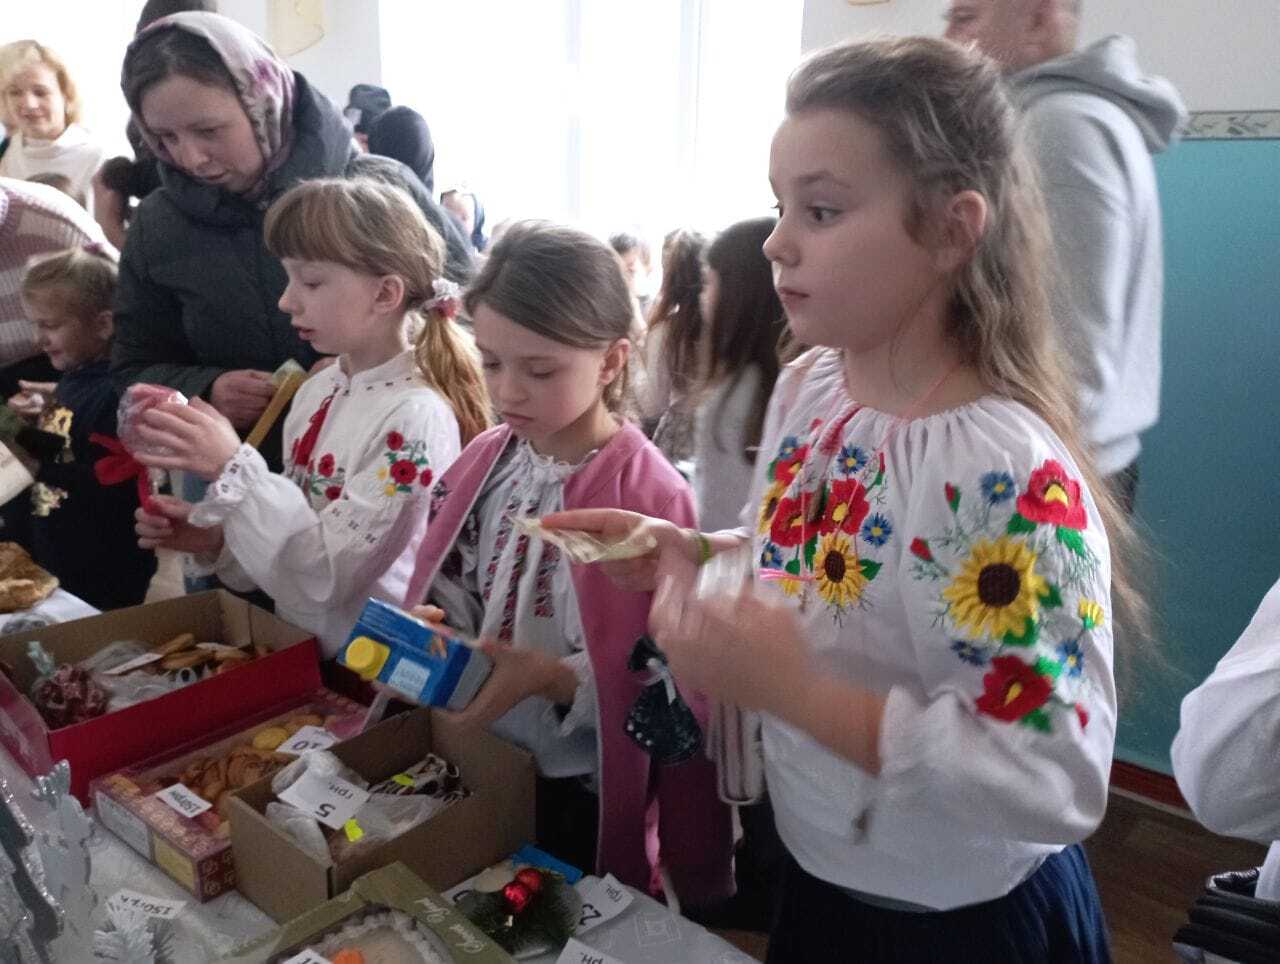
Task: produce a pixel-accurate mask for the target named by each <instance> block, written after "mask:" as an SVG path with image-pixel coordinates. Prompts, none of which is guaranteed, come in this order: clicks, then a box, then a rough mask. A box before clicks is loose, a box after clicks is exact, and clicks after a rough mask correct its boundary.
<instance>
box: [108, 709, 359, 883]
mask: <svg viewBox="0 0 1280 964" xmlns="http://www.w3.org/2000/svg"><path fill="white" fill-rule="evenodd" d="M364 712H365V710H364V707H362V706H360V705H359V704H358V703H355V702H353V701H351V700H349V699H347V698H346V697H343V696H339V695H337V694H336V693H330V692H329V691H327V690H319V691H317V692H316V693H313V694H311V695H310V696H309V697H307V698H306V699H305V700H304V701H302V702H295V703H293V704H292V705H287V706H285V707H281V708H278V709H276V710H274V711H271V712H269V713H266V714H259V715H258V716H257V717H256V718H255V719H253V720H251V721H246V722H245V723H242V724H240V725H238V726H236V727H234V728H233V732H225V731H224V733H223V734H222V735H221V736H220V737H218V738H216V739H213V740H204V741H202V743H201V745H199V746H193V747H186V748H183V749H181V750H179V751H177V752H175V753H172V754H169V755H167V756H166V757H164V758H162V759H160V760H153V761H148V762H146V763H141V764H137V765H135V766H132V767H129V768H127V769H124V770H120V771H117V772H115V773H111V774H107V775H104V776H100V777H98V778H96V779H95V780H94V781H93V782H92V783H91V785H90V794H91V798H92V800H93V805H94V807H95V808H96V810H97V815H98V819H99V821H101V823H102V824H103V826H105V827H106V828H107V829H108V830H110V831H112V832H113V833H114V834H115V835H116V836H118V837H120V839H122V840H123V841H125V843H127V844H129V846H131V847H133V849H134V850H136V851H138V852H139V853H140V854H142V856H144V857H146V858H147V859H148V860H150V861H151V862H152V863H154V864H155V865H156V866H158V867H160V869H162V870H163V871H165V873H167V874H168V875H169V876H170V877H172V878H173V879H174V880H176V881H177V882H178V883H179V884H181V885H182V886H183V887H185V888H186V889H187V890H188V891H190V892H191V893H192V895H194V896H195V897H196V898H198V899H199V900H202V901H203V900H209V899H211V898H213V897H217V896H218V895H219V894H222V893H224V892H225V891H227V890H230V889H232V888H234V887H235V883H236V876H235V864H234V861H233V859H232V855H231V826H230V823H229V820H228V816H229V807H228V804H229V803H230V800H231V794H232V793H234V792H235V791H236V790H239V789H241V788H243V787H247V786H249V785H250V784H251V783H255V782H257V781H258V780H261V779H263V778H264V777H269V776H272V775H273V774H275V773H276V772H277V771H279V770H280V769H281V768H283V767H284V766H285V765H286V764H287V763H289V762H291V761H292V760H294V759H296V758H297V757H298V756H300V755H301V754H302V753H305V752H307V751H309V750H311V749H319V748H323V747H324V746H327V745H328V744H329V743H331V742H336V741H338V740H340V739H342V738H344V737H346V736H348V735H350V734H352V733H354V732H356V731H357V730H358V729H359V728H360V725H361V723H362V722H363V719H364Z"/></svg>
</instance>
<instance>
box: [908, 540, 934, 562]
mask: <svg viewBox="0 0 1280 964" xmlns="http://www.w3.org/2000/svg"><path fill="white" fill-rule="evenodd" d="M911 554H912V555H913V556H915V557H916V558H917V559H923V560H924V561H925V562H933V553H932V552H931V551H930V550H929V543H927V542H925V541H924V540H923V539H912V540H911Z"/></svg>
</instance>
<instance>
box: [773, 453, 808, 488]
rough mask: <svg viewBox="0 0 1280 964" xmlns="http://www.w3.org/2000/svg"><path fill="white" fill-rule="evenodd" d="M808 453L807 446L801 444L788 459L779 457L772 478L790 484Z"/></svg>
mask: <svg viewBox="0 0 1280 964" xmlns="http://www.w3.org/2000/svg"><path fill="white" fill-rule="evenodd" d="M808 454H809V446H807V445H801V446H800V447H799V448H798V449H796V450H795V451H794V452H792V453H791V458H789V459H779V460H778V464H777V465H776V466H774V469H773V478H774V481H775V482H781V483H782V484H783V485H790V484H791V480H792V479H794V478H795V477H796V473H797V472H799V471H800V466H802V465H804V460H805V458H806V457H807V456H808Z"/></svg>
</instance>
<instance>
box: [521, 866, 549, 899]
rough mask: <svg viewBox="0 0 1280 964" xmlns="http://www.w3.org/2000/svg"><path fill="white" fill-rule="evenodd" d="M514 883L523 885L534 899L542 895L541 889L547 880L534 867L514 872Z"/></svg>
mask: <svg viewBox="0 0 1280 964" xmlns="http://www.w3.org/2000/svg"><path fill="white" fill-rule="evenodd" d="M516 882H517V883H520V884H524V886H525V887H526V888H527V889H528V891H529V893H531V894H533V895H534V896H535V897H536V896H537V895H538V894H540V893H542V888H543V887H545V886H546V884H547V878H546V877H545V876H543V873H542V871H541V870H538V869H537V868H535V867H523V868H521V869H520V870H518V871H516Z"/></svg>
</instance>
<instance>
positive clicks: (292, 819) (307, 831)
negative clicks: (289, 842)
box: [267, 800, 329, 860]
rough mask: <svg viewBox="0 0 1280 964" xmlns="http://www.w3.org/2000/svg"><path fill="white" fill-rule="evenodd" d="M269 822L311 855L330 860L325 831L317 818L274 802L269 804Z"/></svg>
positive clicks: (284, 804) (285, 804)
mask: <svg viewBox="0 0 1280 964" xmlns="http://www.w3.org/2000/svg"><path fill="white" fill-rule="evenodd" d="M267 820H268V821H270V823H271V824H273V825H274V826H276V827H278V828H280V829H281V830H283V831H284V832H285V833H287V834H288V835H289V836H290V837H292V838H293V839H294V841H295V842H296V843H297V844H298V846H299V847H301V848H302V849H303V850H305V851H306V852H307V853H309V854H310V855H311V856H313V857H316V858H318V859H320V860H328V859H329V845H328V843H326V842H325V839H324V831H323V830H321V829H320V822H319V821H318V820H316V818H315V817H312V816H310V815H309V814H305V813H303V812H302V811H301V810H298V809H296V808H295V807H291V806H289V805H288V804H287V803H278V802H277V801H275V800H273V801H271V802H270V803H268V804H267Z"/></svg>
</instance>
